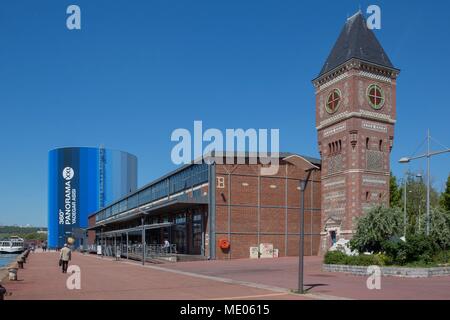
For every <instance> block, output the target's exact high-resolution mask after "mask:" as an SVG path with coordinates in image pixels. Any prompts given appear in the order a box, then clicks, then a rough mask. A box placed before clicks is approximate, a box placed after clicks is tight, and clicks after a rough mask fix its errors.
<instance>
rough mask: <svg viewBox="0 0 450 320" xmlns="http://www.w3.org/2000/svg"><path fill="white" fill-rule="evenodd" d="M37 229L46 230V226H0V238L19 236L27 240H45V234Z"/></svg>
mask: <svg viewBox="0 0 450 320" xmlns="http://www.w3.org/2000/svg"><path fill="white" fill-rule="evenodd" d="M38 231H47V228H38V227H18V226H0V239H3V238H9V237H10V236H19V237H21V238H24V239H27V240H46V239H47V234H46V233H38Z"/></svg>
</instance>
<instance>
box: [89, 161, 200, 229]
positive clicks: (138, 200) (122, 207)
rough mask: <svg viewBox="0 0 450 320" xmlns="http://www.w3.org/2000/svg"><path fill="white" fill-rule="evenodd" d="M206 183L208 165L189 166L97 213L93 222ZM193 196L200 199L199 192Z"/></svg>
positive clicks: (196, 191)
mask: <svg viewBox="0 0 450 320" xmlns="http://www.w3.org/2000/svg"><path fill="white" fill-rule="evenodd" d="M206 182H208V165H207V164H205V163H203V164H194V165H191V166H189V167H187V168H185V169H183V170H181V171H178V172H176V173H174V174H173V175H170V176H168V177H166V178H163V179H162V180H160V181H157V182H155V183H153V184H150V185H149V186H147V187H144V188H143V189H141V190H139V191H138V192H136V193H134V194H132V195H130V196H129V197H127V198H125V199H123V200H121V201H120V202H117V203H114V204H113V205H112V206H109V207H107V208H105V209H104V210H102V211H100V212H98V213H97V215H96V217H95V220H96V222H99V221H102V220H105V219H107V218H109V217H111V216H114V215H117V214H119V213H122V212H125V211H128V210H131V209H135V208H137V207H138V206H142V205H145V204H148V203H151V202H154V201H157V200H160V199H163V198H165V197H168V196H169V195H173V194H176V193H178V192H181V191H184V190H186V189H188V188H193V187H195V186H198V185H201V184H203V183H206ZM193 195H194V198H196V197H201V196H202V195H201V190H194V193H193Z"/></svg>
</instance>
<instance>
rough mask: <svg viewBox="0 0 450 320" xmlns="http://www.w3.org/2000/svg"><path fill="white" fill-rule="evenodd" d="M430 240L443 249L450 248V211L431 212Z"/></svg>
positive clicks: (439, 209) (437, 209) (434, 210)
mask: <svg viewBox="0 0 450 320" xmlns="http://www.w3.org/2000/svg"><path fill="white" fill-rule="evenodd" d="M430 238H431V239H432V240H433V241H434V242H435V243H437V244H438V245H439V246H440V247H441V248H442V249H444V250H446V249H448V248H450V211H444V210H442V209H441V208H433V209H432V210H431V212H430Z"/></svg>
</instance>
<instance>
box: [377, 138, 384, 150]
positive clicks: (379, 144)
mask: <svg viewBox="0 0 450 320" xmlns="http://www.w3.org/2000/svg"><path fill="white" fill-rule="evenodd" d="M378 149H379V150H380V151H383V140H380V142H379V143H378Z"/></svg>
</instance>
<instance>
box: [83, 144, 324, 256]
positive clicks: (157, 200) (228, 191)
mask: <svg viewBox="0 0 450 320" xmlns="http://www.w3.org/2000/svg"><path fill="white" fill-rule="evenodd" d="M223 162H225V161H223ZM234 163H237V161H234ZM263 166H264V165H263V164H261V163H256V164H250V163H249V158H248V157H247V158H246V164H234V165H232V164H211V165H209V164H206V163H203V164H190V165H186V166H184V167H182V168H180V169H178V170H176V171H174V172H172V173H170V174H168V175H166V176H164V177H162V178H160V179H158V180H156V181H154V182H152V183H150V184H148V185H147V186H145V187H143V188H141V189H140V190H138V191H137V192H135V193H134V194H131V195H130V196H127V197H126V198H124V199H120V200H119V201H117V202H115V203H112V204H111V205H109V206H108V207H106V208H104V209H102V210H100V211H98V212H96V213H94V214H93V215H91V216H90V218H89V221H90V231H89V238H90V243H98V244H99V243H100V244H106V245H113V244H114V243H115V244H117V243H122V244H123V243H131V244H133V243H137V244H140V243H141V242H142V238H143V237H144V238H145V243H146V244H147V245H151V244H162V243H163V242H164V239H168V240H169V242H170V243H172V244H174V245H176V250H177V253H179V254H188V255H197V256H202V257H204V258H206V257H210V258H212V259H232V258H248V257H249V254H250V247H258V245H259V244H260V243H271V244H273V247H274V248H275V249H278V252H279V255H280V256H288V255H297V254H298V250H299V247H298V243H299V235H300V232H299V230H300V227H299V213H300V188H299V185H300V181H301V180H302V179H305V176H306V173H305V170H306V169H308V168H310V167H311V166H320V160H318V159H313V158H309V157H302V156H299V155H295V154H289V153H281V154H280V159H279V170H278V173H277V174H275V175H272V176H265V175H261V168H262V167H263ZM210 190H215V192H210ZM320 201H321V200H320V174H319V172H315V173H313V174H312V175H311V177H310V183H309V184H308V186H307V188H306V190H305V254H307V255H317V254H318V249H319V241H320ZM143 229H145V235H144V236H143V233H142V230H143ZM125 239H128V241H126V240H125ZM222 239H226V240H228V241H229V243H230V247H229V249H225V250H224V249H222V248H221V247H220V245H219V243H220V240H222ZM212 244H215V245H214V246H213V245H212Z"/></svg>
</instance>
